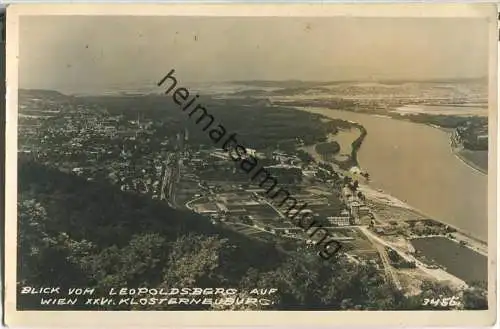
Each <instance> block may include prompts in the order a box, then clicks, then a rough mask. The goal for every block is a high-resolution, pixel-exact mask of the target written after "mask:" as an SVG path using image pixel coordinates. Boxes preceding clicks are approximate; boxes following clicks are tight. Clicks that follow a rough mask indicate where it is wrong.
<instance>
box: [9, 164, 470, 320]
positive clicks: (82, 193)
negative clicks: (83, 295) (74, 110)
mask: <svg viewBox="0 0 500 329" xmlns="http://www.w3.org/2000/svg"><path fill="white" fill-rule="evenodd" d="M18 214H19V216H18V219H19V225H18V229H19V236H18V238H19V240H18V241H19V243H18V268H17V271H18V273H17V275H18V276H17V277H18V291H20V289H21V288H22V287H23V286H32V287H41V286H43V287H48V286H59V287H61V291H64V290H67V289H68V288H74V287H81V288H85V287H88V288H95V290H96V293H95V294H94V295H95V297H96V298H98V297H107V296H108V293H109V290H110V289H111V288H115V289H116V288H122V287H127V288H137V287H148V288H158V289H160V288H172V287H177V288H181V287H201V288H215V287H224V288H226V289H227V288H234V289H238V291H240V292H241V293H240V295H242V296H245V295H248V292H249V291H250V290H252V289H254V288H259V289H262V288H267V289H269V288H276V289H278V293H277V294H276V295H275V296H274V297H273V301H274V304H273V305H271V306H265V307H263V306H260V307H261V308H263V309H281V310H307V309H309V310H341V309H372V310H376V309H414V308H419V307H421V306H420V305H419V304H421V298H419V297H416V298H406V297H404V296H402V295H401V294H400V293H398V292H396V291H394V290H393V289H392V288H391V287H390V286H389V285H388V284H387V283H386V281H385V279H384V277H383V276H382V275H381V274H380V271H379V270H378V269H377V268H376V267H375V266H373V265H359V264H353V263H350V262H348V261H346V260H345V259H344V258H343V257H342V255H340V256H339V257H338V258H337V259H336V260H335V261H332V260H330V261H327V262H325V261H324V260H322V259H321V258H320V257H318V256H317V255H316V253H315V252H314V251H313V250H310V249H306V248H303V249H300V250H297V252H292V253H290V252H285V251H284V250H283V249H281V248H280V246H279V244H275V243H265V242H261V241H257V240H252V239H251V238H248V237H246V236H244V235H240V234H239V233H236V232H233V231H231V230H227V229H224V228H223V227H219V226H214V225H212V224H211V223H210V222H209V221H208V220H207V219H206V218H203V217H201V216H199V215H197V214H194V213H190V212H182V211H178V210H174V209H172V208H169V207H168V206H167V205H166V203H163V202H159V201H155V200H151V199H148V198H145V197H143V196H139V195H135V194H131V193H126V192H122V191H120V190H119V189H118V188H116V187H113V186H110V185H106V184H102V183H99V182H89V181H87V180H85V179H83V178H81V177H77V176H74V175H71V174H66V173H62V172H60V171H58V170H56V169H49V168H47V167H44V166H41V165H39V164H36V163H33V162H31V161H27V160H22V159H21V160H20V162H19V199H18ZM61 297H65V296H61ZM17 301H18V309H25V310H26V309H46V310H49V309H57V310H61V309H103V310H112V309H147V310H162V309H190V310H194V309H211V308H214V309H220V306H219V307H215V306H210V305H167V304H163V305H155V306H149V305H145V306H141V305H139V306H130V305H107V306H95V305H83V303H81V304H77V305H65V306H61V305H40V296H39V295H29V294H18V300H17ZM83 301H85V299H83ZM474 304H477V303H474ZM222 308H223V309H228V308H231V307H226V308H224V307H222ZM240 308H241V307H240ZM254 308H256V307H254V306H251V305H249V306H243V309H254Z"/></svg>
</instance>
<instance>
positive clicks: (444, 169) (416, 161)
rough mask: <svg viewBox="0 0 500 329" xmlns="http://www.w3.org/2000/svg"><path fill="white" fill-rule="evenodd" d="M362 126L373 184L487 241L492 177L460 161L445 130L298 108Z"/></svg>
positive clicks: (364, 161) (363, 161)
mask: <svg viewBox="0 0 500 329" xmlns="http://www.w3.org/2000/svg"><path fill="white" fill-rule="evenodd" d="M300 110H305V111H308V112H311V113H317V114H322V115H324V116H326V117H329V118H338V119H343V120H349V121H354V122H357V123H359V124H361V125H363V126H364V127H365V128H366V130H367V132H368V135H367V136H366V138H365V140H364V141H363V144H362V146H361V148H360V150H359V151H358V162H359V164H360V166H361V167H362V168H363V169H365V170H367V171H368V172H369V173H370V179H371V182H370V185H371V186H373V187H375V188H377V189H382V190H383V191H385V192H387V193H389V194H391V195H393V196H395V197H397V198H398V199H400V200H402V201H404V202H406V203H408V204H409V205H411V206H413V207H415V208H416V209H419V210H421V211H422V212H423V213H425V214H427V215H428V216H432V218H434V219H437V220H440V221H443V222H445V223H448V224H450V225H452V226H455V227H457V228H459V229H461V230H463V231H464V232H467V233H469V234H470V235H472V236H473V237H476V238H478V239H480V240H482V241H487V237H488V219H487V195H488V191H487V181H488V177H487V175H485V174H482V173H480V172H478V171H475V170H474V169H472V168H470V167H468V166H467V165H466V164H464V163H463V162H462V161H460V160H459V159H458V158H457V157H456V156H455V155H454V154H453V152H452V150H451V147H450V136H449V134H448V133H447V132H445V131H443V130H440V129H437V128H434V127H431V126H428V125H424V124H417V123H412V122H407V121H402V120H395V119H391V118H388V117H382V116H374V115H369V114H361V113H353V112H347V111H337V110H331V109H326V108H300Z"/></svg>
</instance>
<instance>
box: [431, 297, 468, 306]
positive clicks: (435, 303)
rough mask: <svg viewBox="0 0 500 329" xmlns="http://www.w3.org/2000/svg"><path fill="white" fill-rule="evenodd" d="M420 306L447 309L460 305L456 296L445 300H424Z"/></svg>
mask: <svg viewBox="0 0 500 329" xmlns="http://www.w3.org/2000/svg"><path fill="white" fill-rule="evenodd" d="M422 305H423V306H426V305H430V306H435V307H447V306H458V305H460V299H459V298H458V297H457V296H453V297H445V298H432V299H431V298H424V300H423V301H422Z"/></svg>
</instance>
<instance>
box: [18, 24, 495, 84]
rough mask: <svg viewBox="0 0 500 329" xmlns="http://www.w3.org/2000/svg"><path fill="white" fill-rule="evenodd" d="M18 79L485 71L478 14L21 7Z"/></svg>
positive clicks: (484, 37) (149, 80)
mask: <svg viewBox="0 0 500 329" xmlns="http://www.w3.org/2000/svg"><path fill="white" fill-rule="evenodd" d="M19 33H20V39H19V82H20V87H21V88H40V89H54V90H60V91H69V92H92V91H100V90H103V89H106V90H113V89H126V88H130V89H134V88H139V89H142V88H147V87H148V86H153V85H154V83H155V82H157V81H159V80H160V79H161V78H162V77H163V76H164V75H165V74H166V73H168V71H170V69H172V68H174V69H175V71H176V76H177V78H178V79H179V83H180V84H182V83H183V82H184V83H189V82H191V83H193V82H208V81H232V80H291V79H294V80H309V81H335V80H364V81H365V80H377V79H404V80H425V79H440V78H447V79H448V78H470V77H472V78H474V77H484V76H486V75H487V72H488V67H487V64H488V25H487V21H486V20H485V19H479V18H476V19H474V18H366V17H365V18H352V17H351V18H347V17H334V18H332V17H321V18H307V17H304V18H297V17H244V18H242V17H235V18H232V17H179V16H177V17H172V16H170V17H167V16H163V17H158V16H156V17H146V16H142V17H138V16H128V17H126V16H121V17H120V16H108V17H106V16H25V17H21V19H20V32H19Z"/></svg>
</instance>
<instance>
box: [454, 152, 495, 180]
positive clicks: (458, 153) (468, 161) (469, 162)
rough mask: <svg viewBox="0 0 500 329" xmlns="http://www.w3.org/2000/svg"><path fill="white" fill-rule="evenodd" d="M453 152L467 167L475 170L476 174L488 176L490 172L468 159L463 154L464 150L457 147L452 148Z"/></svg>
mask: <svg viewBox="0 0 500 329" xmlns="http://www.w3.org/2000/svg"><path fill="white" fill-rule="evenodd" d="M451 150H452V152H453V154H455V156H456V157H457V158H458V159H459V160H460V161H461V162H462V163H463V164H465V165H466V166H468V167H469V168H470V169H472V170H475V171H476V172H479V173H481V174H483V175H488V171H487V170H485V169H484V168H481V167H480V166H478V165H477V164H475V163H474V162H473V161H472V160H470V159H467V158H466V157H465V155H464V154H463V153H461V152H463V149H460V148H457V147H453V146H452V147H451Z"/></svg>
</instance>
